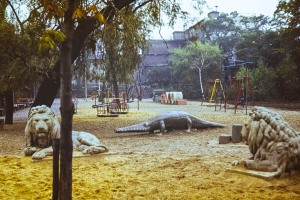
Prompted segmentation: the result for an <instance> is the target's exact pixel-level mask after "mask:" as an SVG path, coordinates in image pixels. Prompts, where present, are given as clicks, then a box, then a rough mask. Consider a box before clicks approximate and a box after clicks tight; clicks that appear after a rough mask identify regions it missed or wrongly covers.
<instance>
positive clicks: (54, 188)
mask: <svg viewBox="0 0 300 200" xmlns="http://www.w3.org/2000/svg"><path fill="white" fill-rule="evenodd" d="M59 145H60V139H53V144H52V148H53V181H52V200H58V195H59Z"/></svg>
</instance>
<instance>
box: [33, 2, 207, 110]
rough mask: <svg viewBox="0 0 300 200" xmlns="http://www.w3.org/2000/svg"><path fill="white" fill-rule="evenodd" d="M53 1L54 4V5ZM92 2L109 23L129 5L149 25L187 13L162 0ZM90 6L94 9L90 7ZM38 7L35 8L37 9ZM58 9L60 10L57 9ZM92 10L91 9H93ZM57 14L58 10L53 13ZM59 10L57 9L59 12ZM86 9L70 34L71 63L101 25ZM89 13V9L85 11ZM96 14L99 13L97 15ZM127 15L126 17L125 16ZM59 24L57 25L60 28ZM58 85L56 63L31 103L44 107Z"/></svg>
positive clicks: (50, 99)
mask: <svg viewBox="0 0 300 200" xmlns="http://www.w3.org/2000/svg"><path fill="white" fill-rule="evenodd" d="M47 2H52V4H51V6H49V7H48V8H47V9H52V10H53V8H56V7H57V5H56V4H58V5H60V7H61V3H59V1H55V0H52V1H47ZM82 2H83V3H84V7H85V8H88V7H90V6H86V4H87V5H91V4H89V3H90V1H82ZM193 2H194V3H195V5H196V6H198V8H199V7H200V6H201V5H203V2H204V1H203V0H193ZM36 3H37V6H36V8H38V7H39V6H40V5H39V3H40V1H37V2H36ZM54 3H55V4H54ZM91 3H92V4H93V5H95V6H96V7H97V8H102V9H99V12H97V13H101V14H102V16H103V18H105V19H106V20H107V21H108V22H111V21H113V20H114V17H115V14H116V13H118V12H119V11H120V10H122V9H124V8H127V7H132V11H133V13H139V14H140V16H141V19H143V20H144V21H145V22H146V23H147V24H148V25H149V26H150V25H161V24H162V23H161V20H160V16H161V13H162V12H164V13H166V14H167V15H168V16H169V19H170V20H169V23H168V24H169V25H173V24H174V22H175V20H176V19H177V17H178V16H179V15H180V16H186V15H187V13H186V12H183V11H181V7H180V1H179V0H175V1H171V0H168V1H161V0H158V1H157V0H109V1H91ZM93 8H95V7H94V6H93ZM36 10H38V9H34V11H35V12H36ZM59 10H60V9H59ZM92 11H93V10H92ZM56 13H57V12H56ZM58 13H59V12H58ZM85 13H86V12H81V14H82V16H84V17H82V18H80V19H78V21H77V22H76V26H75V30H74V36H73V40H72V43H73V49H72V62H74V61H75V59H76V58H77V57H78V56H79V54H80V51H81V49H82V47H83V46H84V44H85V41H86V39H87V38H88V36H89V35H90V34H91V33H92V32H93V31H95V30H97V29H98V28H99V27H100V26H101V24H98V22H97V19H96V18H95V17H94V16H91V15H85ZM88 13H89V12H88ZM98 16H99V15H98ZM47 17H48V18H49V15H44V18H46V19H47ZM124 17H126V16H124ZM59 27H60V26H57V28H59ZM59 87H60V81H59V62H57V64H56V65H55V66H54V68H53V70H52V75H51V76H49V74H48V76H45V77H44V81H43V82H42V84H41V86H40V88H39V90H38V94H37V96H36V98H35V101H34V104H33V105H40V104H45V105H47V106H51V105H52V103H53V100H54V98H55V96H56V93H57V91H58V89H59Z"/></svg>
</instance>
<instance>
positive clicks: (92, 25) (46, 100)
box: [32, 0, 135, 107]
mask: <svg viewBox="0 0 300 200" xmlns="http://www.w3.org/2000/svg"><path fill="white" fill-rule="evenodd" d="M134 1H135V0H115V1H113V4H111V5H108V6H107V7H105V8H104V9H103V10H102V12H103V15H104V17H105V19H107V20H109V19H111V18H112V17H113V16H114V14H115V10H114V9H115V8H117V9H122V8H124V7H126V6H128V5H130V4H131V3H132V2H134ZM96 28H97V21H96V20H95V19H94V18H85V19H81V20H79V21H78V27H77V29H76V30H75V32H74V36H73V40H72V46H73V48H72V63H73V62H74V61H75V59H76V58H77V57H78V56H79V54H80V51H81V49H82V47H83V46H84V43H85V40H86V39H87V38H88V36H89V35H90V34H91V33H92V32H93V31H94V30H96ZM59 67H60V62H59V61H58V62H57V63H56V65H55V66H54V68H53V70H52V71H53V73H52V74H51V75H50V76H49V75H46V76H45V77H44V79H43V81H42V83H41V85H40V87H39V89H38V92H37V96H36V97H35V100H34V103H33V105H32V106H37V105H42V104H44V105H46V106H48V107H51V106H52V104H53V101H54V99H55V97H56V94H57V92H58V90H59V87H60V81H59V80H60V74H59V72H60V69H59Z"/></svg>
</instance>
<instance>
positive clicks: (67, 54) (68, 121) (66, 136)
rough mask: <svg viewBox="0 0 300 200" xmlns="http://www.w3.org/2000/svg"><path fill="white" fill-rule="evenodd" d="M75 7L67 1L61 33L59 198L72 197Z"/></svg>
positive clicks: (73, 0)
mask: <svg viewBox="0 0 300 200" xmlns="http://www.w3.org/2000/svg"><path fill="white" fill-rule="evenodd" d="M75 8H76V0H68V1H67V9H66V13H65V16H64V23H63V27H62V30H63V33H64V34H65V35H66V40H65V41H64V42H63V43H62V45H61V50H60V76H61V79H60V82H61V92H60V105H61V108H60V109H61V137H60V153H61V154H60V187H59V188H60V191H59V197H60V200H64V199H66V200H70V199H72V156H73V143H72V121H73V113H74V105H73V102H72V68H71V65H72V37H73V33H74V21H73V19H72V13H73V11H74V10H75Z"/></svg>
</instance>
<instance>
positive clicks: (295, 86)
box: [276, 55, 300, 100]
mask: <svg viewBox="0 0 300 200" xmlns="http://www.w3.org/2000/svg"><path fill="white" fill-rule="evenodd" d="M296 69H297V66H296V64H295V63H294V62H293V61H292V60H291V56H290V55H287V56H286V57H285V58H284V60H283V61H281V62H280V63H279V65H278V67H277V69H276V72H277V81H276V84H277V88H278V90H279V92H280V94H281V99H282V100H291V99H298V98H299V93H298V92H297V91H299V89H300V78H299V75H298V74H296V73H295V71H296Z"/></svg>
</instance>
